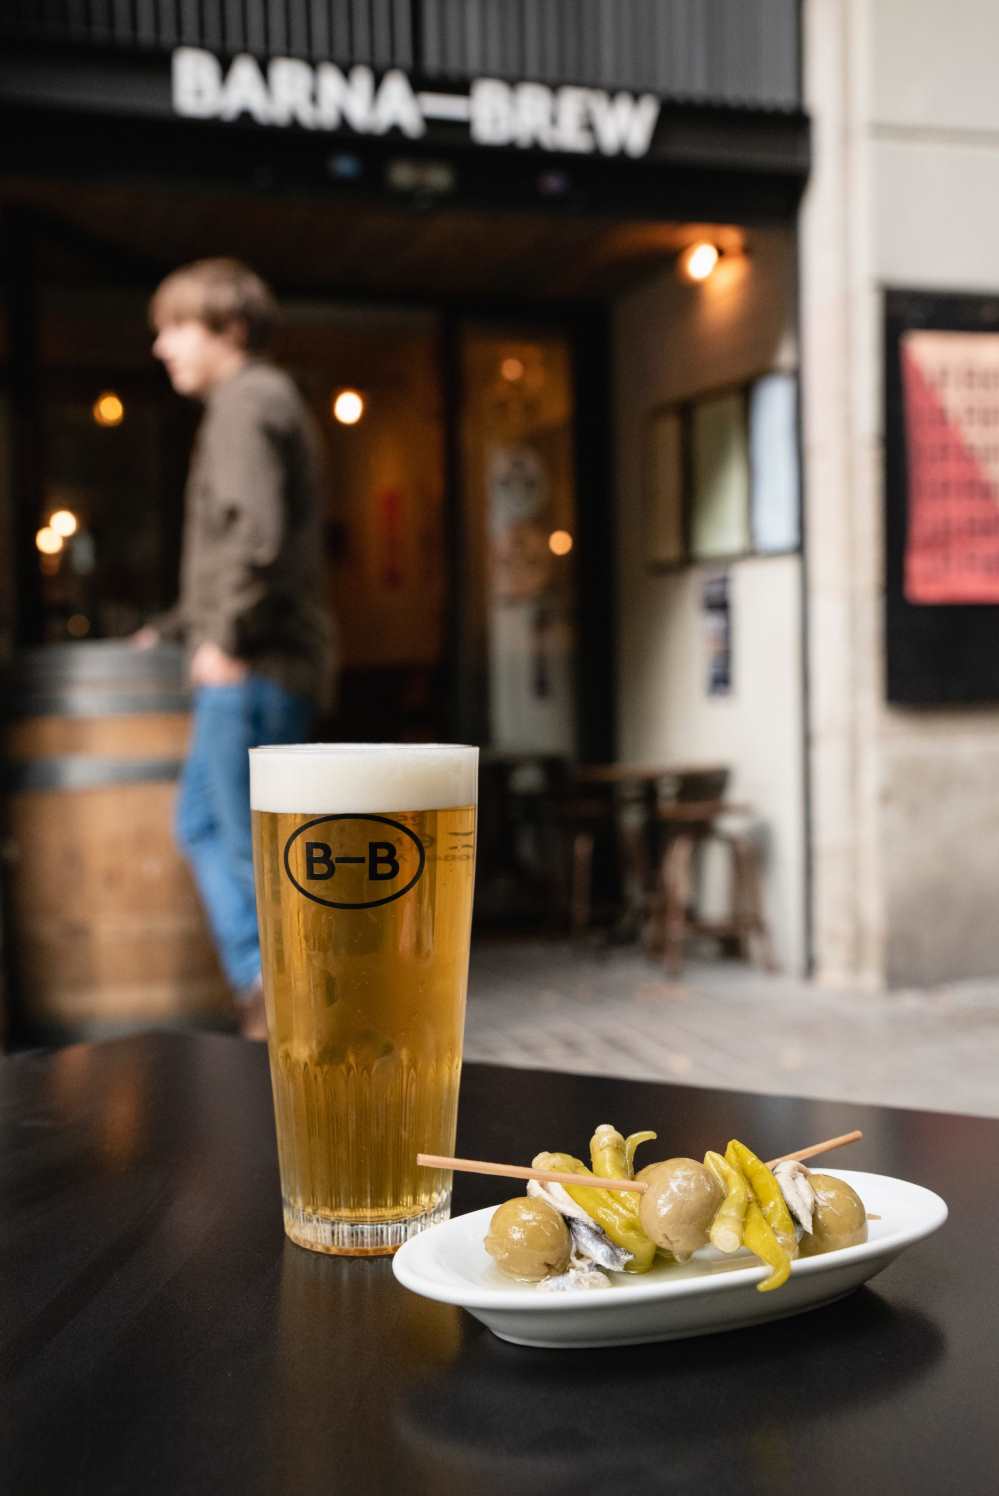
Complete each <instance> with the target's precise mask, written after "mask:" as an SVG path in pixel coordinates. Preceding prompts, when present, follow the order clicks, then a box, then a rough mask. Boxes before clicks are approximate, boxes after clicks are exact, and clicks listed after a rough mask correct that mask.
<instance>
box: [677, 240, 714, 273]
mask: <svg viewBox="0 0 999 1496" xmlns="http://www.w3.org/2000/svg"><path fill="white" fill-rule="evenodd" d="M680 264H681V268H682V270H683V274H684V275H685V276H686V277H687V279H688V280H692V281H703V280H707V278H708V276H709V275H710V274H711V272H712V271H713V270H714V268H715V266H716V265H717V264H718V250H717V248H716V247H715V245H713V244H708V243H707V242H704V243H701V244H692V245H691V246H690V248H689V249H685V250H684V252H683V254H682V256H681V258H680Z"/></svg>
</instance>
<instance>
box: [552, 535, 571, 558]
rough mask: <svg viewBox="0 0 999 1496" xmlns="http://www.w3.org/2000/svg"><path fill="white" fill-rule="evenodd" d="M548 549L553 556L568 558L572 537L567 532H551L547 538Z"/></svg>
mask: <svg viewBox="0 0 999 1496" xmlns="http://www.w3.org/2000/svg"><path fill="white" fill-rule="evenodd" d="M548 549H549V550H550V551H551V553H552V555H553V556H568V554H569V552H570V551H571V550H572V536H571V535H570V534H569V532H568V530H553V531H552V533H551V534H550V535H549V537H548Z"/></svg>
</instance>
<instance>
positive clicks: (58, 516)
mask: <svg viewBox="0 0 999 1496" xmlns="http://www.w3.org/2000/svg"><path fill="white" fill-rule="evenodd" d="M49 525H50V527H51V528H52V529H53V530H54V531H55V532H56V534H57V535H61V536H62V537H63V539H64V540H68V539H69V537H70V536H71V535H75V534H76V532H77V530H78V529H79V522H78V520H77V518H76V515H75V514H74V513H73V511H72V509H57V510H56V512H55V514H53V515H51V516H50V517H49Z"/></svg>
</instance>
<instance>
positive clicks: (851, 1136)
mask: <svg viewBox="0 0 999 1496" xmlns="http://www.w3.org/2000/svg"><path fill="white" fill-rule="evenodd" d="M863 1136H864V1134H863V1133H862V1132H861V1131H860V1128H859V1127H857V1128H854V1130H853V1132H844V1133H841V1134H840V1136H839V1137H838V1138H826V1140H825V1142H824V1143H813V1144H812V1146H811V1147H810V1148H799V1149H798V1151H797V1153H782V1154H781V1156H780V1158H772V1159H770V1160H769V1162H768V1163H767V1168H768V1169H772V1168H773V1167H774V1166H775V1164H787V1163H790V1162H791V1160H792V1159H797V1160H798V1162H799V1163H800V1162H801V1160H802V1159H803V1158H815V1157H816V1155H817V1154H819V1153H831V1152H832V1151H833V1149H834V1148H845V1147H846V1145H847V1143H859V1142H860V1139H861V1138H862V1137H863Z"/></svg>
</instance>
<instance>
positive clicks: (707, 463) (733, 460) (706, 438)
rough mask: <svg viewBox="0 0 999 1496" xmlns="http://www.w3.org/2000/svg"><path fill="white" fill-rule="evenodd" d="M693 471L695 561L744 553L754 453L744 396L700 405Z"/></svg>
mask: <svg viewBox="0 0 999 1496" xmlns="http://www.w3.org/2000/svg"><path fill="white" fill-rule="evenodd" d="M693 470H694V471H693V514H692V522H691V553H692V555H693V557H694V559H695V560H702V559H706V558H709V557H714V556H737V555H741V554H742V553H743V552H744V551H747V550H748V549H749V453H748V450H747V442H746V407H745V402H744V400H743V397H742V395H741V394H736V395H723V396H721V397H720V398H718V399H714V400H704V401H702V402H701V403H700V404H698V405H695V407H694V418H693Z"/></svg>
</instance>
